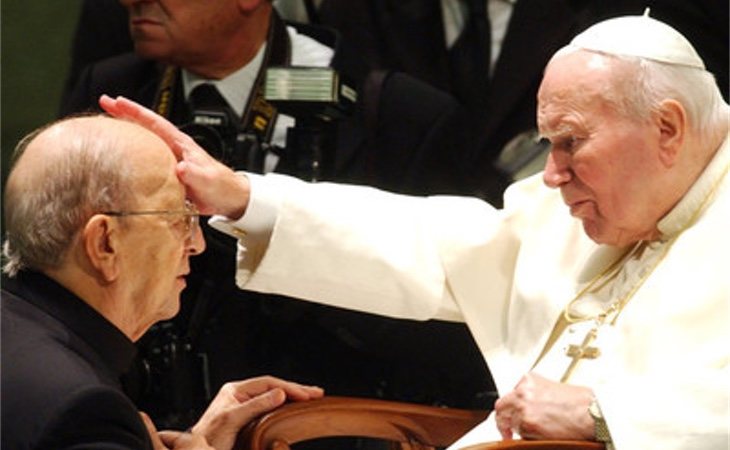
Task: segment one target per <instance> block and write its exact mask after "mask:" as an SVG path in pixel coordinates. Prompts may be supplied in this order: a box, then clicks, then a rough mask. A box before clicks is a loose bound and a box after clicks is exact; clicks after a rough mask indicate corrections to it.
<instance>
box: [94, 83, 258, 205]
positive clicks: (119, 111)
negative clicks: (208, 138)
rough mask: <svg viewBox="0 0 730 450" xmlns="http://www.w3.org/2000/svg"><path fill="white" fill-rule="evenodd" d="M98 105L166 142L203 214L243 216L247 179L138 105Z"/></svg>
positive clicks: (121, 101)
mask: <svg viewBox="0 0 730 450" xmlns="http://www.w3.org/2000/svg"><path fill="white" fill-rule="evenodd" d="M99 105H100V106H101V107H102V108H103V109H104V110H105V111H106V112H108V113H109V114H110V115H112V116H114V117H117V118H121V119H126V120H129V121H132V122H134V123H136V124H138V125H141V126H143V127H145V128H147V129H148V130H150V131H152V132H153V133H155V134H156V135H157V136H159V137H160V138H161V139H162V140H163V141H165V143H166V144H167V145H168V146H169V147H170V149H171V150H172V152H173V153H174V154H175V157H176V158H177V160H178V165H177V175H178V178H179V179H180V181H181V182H182V183H183V184H184V185H185V189H186V191H187V196H188V198H189V199H190V200H191V201H192V202H193V203H195V206H196V207H197V208H198V210H200V212H201V213H202V214H205V215H211V214H221V215H224V216H227V217H229V218H231V219H238V218H239V217H241V216H242V215H243V213H244V212H245V210H246V207H247V206H248V199H249V191H250V188H249V183H248V178H246V177H245V176H244V175H241V174H236V173H234V172H233V170H231V169H230V168H229V167H228V166H226V165H224V164H222V163H221V162H219V161H217V160H216V159H215V158H213V157H212V156H210V155H209V154H208V153H207V152H206V151H205V150H204V149H202V148H201V147H200V146H199V145H198V144H197V143H196V142H195V140H194V139H192V138H191V137H190V136H188V135H187V134H185V133H183V132H182V131H180V130H178V129H177V127H176V126H175V125H173V124H172V123H170V122H169V121H168V120H167V119H165V118H164V117H162V116H160V115H158V114H156V113H155V112H154V111H152V110H150V109H147V108H145V107H144V106H142V105H140V104H139V103H136V102H133V101H132V100H129V99H126V98H124V97H117V98H111V97H109V96H107V95H102V96H101V98H100V99H99Z"/></svg>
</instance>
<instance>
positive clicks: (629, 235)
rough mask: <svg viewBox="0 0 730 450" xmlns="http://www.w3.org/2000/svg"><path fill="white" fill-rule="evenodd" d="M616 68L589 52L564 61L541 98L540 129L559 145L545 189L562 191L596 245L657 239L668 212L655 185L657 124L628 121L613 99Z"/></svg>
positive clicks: (552, 71) (553, 67)
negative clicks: (610, 99) (659, 203)
mask: <svg viewBox="0 0 730 450" xmlns="http://www.w3.org/2000/svg"><path fill="white" fill-rule="evenodd" d="M616 70H617V69H616V68H615V67H612V66H611V65H610V64H609V63H608V60H607V59H606V58H605V57H603V56H599V55H596V54H591V53H588V52H578V53H574V54H570V55H565V56H561V57H559V58H557V59H556V60H555V61H553V62H552V63H551V64H550V65H549V66H548V68H547V70H546V73H545V77H544V79H543V83H542V85H541V87H540V91H539V94H538V126H539V128H540V132H541V134H542V135H543V136H545V137H546V138H548V139H549V140H550V142H551V143H552V150H551V152H550V156H549V157H548V161H547V163H546V166H545V172H544V180H545V183H546V184H547V185H548V186H550V187H553V188H560V191H561V194H562V196H563V200H564V201H565V203H566V204H567V205H568V206H569V208H570V214H571V215H573V216H574V217H576V218H578V219H580V220H581V221H582V222H583V228H584V230H585V232H586V234H587V235H588V236H589V237H590V238H591V239H593V240H594V241H596V242H598V243H603V244H609V245H620V246H622V245H628V244H631V243H634V242H637V241H639V240H642V239H650V238H653V237H655V234H656V223H657V221H658V220H659V218H660V217H661V215H662V214H663V213H662V212H661V211H658V210H657V207H656V206H655V204H656V201H652V198H653V197H652V196H654V195H656V192H655V186H653V185H652V182H653V179H655V175H656V174H657V173H658V171H660V170H662V167H661V164H660V162H659V160H658V158H656V153H657V152H656V145H657V139H658V131H657V130H655V129H654V127H652V125H651V123H650V121H643V122H642V121H638V120H632V119H629V118H627V117H624V116H622V115H621V114H619V113H618V112H617V111H616V109H615V107H614V106H613V104H612V103H611V102H608V101H606V94H609V95H612V93H611V89H612V87H611V85H610V84H609V83H608V81H607V80H608V79H609V77H610V76H612V75H615V74H616Z"/></svg>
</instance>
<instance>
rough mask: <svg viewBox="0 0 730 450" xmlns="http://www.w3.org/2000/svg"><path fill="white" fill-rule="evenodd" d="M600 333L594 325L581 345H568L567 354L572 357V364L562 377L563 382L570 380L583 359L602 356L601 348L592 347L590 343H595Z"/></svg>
mask: <svg viewBox="0 0 730 450" xmlns="http://www.w3.org/2000/svg"><path fill="white" fill-rule="evenodd" d="M597 335H598V328H597V327H593V328H591V331H589V332H588V334H586V337H585V339H583V343H582V344H580V345H571V346H569V347H568V349H567V350H566V351H565V354H566V355H567V356H569V357H571V358H573V359H572V361H570V365H569V366H568V368H567V369H566V370H565V374H564V375H563V378H561V379H560V382H561V383H565V382H566V381H568V378H570V376H571V375H572V374H573V371H574V370H575V368H576V367H577V366H578V363H579V362H580V360H581V359H596V358H598V357H599V356H601V350H600V349H598V348H597V347H590V345H591V344H592V343H593V341H594V340H596V336H597Z"/></svg>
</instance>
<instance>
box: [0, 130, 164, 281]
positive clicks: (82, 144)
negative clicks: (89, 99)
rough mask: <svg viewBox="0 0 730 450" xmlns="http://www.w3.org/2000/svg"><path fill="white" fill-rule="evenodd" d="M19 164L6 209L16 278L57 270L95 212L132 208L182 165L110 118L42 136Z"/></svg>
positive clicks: (150, 137)
mask: <svg viewBox="0 0 730 450" xmlns="http://www.w3.org/2000/svg"><path fill="white" fill-rule="evenodd" d="M14 158H15V164H14V166H13V168H12V170H11V172H10V175H9V177H8V180H7V184H6V192H5V204H4V207H5V219H6V231H7V235H6V236H7V240H6V243H5V253H6V256H7V258H8V262H7V264H6V267H5V270H6V272H9V273H14V272H16V271H17V270H19V269H21V268H23V267H30V268H34V269H38V270H40V269H43V268H45V267H57V266H58V265H59V264H60V263H61V261H62V259H63V255H64V254H65V253H66V251H67V250H68V248H69V246H70V244H71V243H72V241H73V239H74V237H75V236H76V234H77V232H78V231H79V229H80V227H81V226H82V225H83V223H84V222H85V221H86V220H87V219H88V218H89V217H90V216H91V215H92V214H93V213H94V212H98V211H105V210H113V209H118V208H120V207H127V206H131V205H132V204H133V203H134V202H135V197H136V196H138V195H147V194H149V193H152V192H154V191H155V189H158V188H159V186H161V185H162V183H163V182H164V179H165V178H166V177H169V176H170V175H172V176H174V164H175V160H174V157H173V155H172V153H171V152H170V151H169V150H167V147H166V146H165V144H164V143H163V142H162V141H161V140H160V139H159V138H158V137H157V136H155V135H154V134H152V133H150V132H149V131H147V130H145V129H144V128H142V127H140V126H138V125H135V124H132V123H129V122H125V121H121V120H117V119H113V118H110V117H106V116H84V117H76V118H69V119H65V120H62V121H59V122H55V123H53V124H51V125H49V126H46V127H44V128H41V129H40V130H36V131H35V132H33V133H31V134H30V135H28V137H26V138H25V139H23V140H22V141H21V142H20V144H19V145H18V147H17V148H16V153H15V156H14ZM163 168H168V170H162V169H163Z"/></svg>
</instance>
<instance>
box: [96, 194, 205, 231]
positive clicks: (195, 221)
mask: <svg viewBox="0 0 730 450" xmlns="http://www.w3.org/2000/svg"><path fill="white" fill-rule="evenodd" d="M100 214H106V215H107V216H114V217H127V216H183V217H185V219H186V220H185V221H184V225H185V236H186V239H190V240H193V239H194V238H195V232H196V231H197V229H198V228H199V227H200V212H199V211H198V209H197V208H196V207H195V205H193V203H192V202H191V201H190V200H185V209H181V210H169V209H168V210H164V209H163V210H147V211H102V212H101V213H100Z"/></svg>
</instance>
